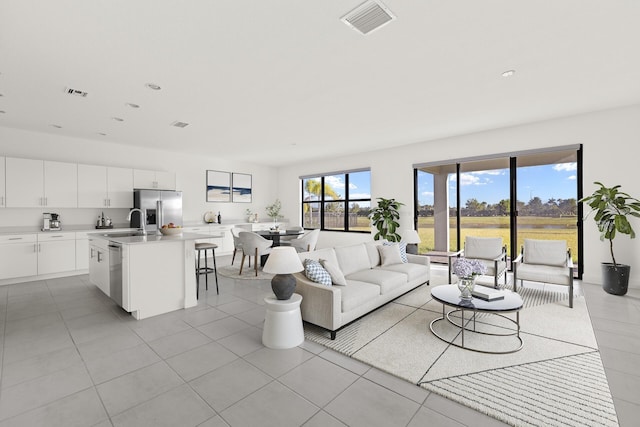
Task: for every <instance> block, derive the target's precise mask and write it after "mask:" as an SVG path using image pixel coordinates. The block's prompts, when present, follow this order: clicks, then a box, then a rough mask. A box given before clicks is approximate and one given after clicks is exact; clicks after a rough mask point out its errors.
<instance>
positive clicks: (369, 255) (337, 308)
mask: <svg viewBox="0 0 640 427" xmlns="http://www.w3.org/2000/svg"><path fill="white" fill-rule="evenodd" d="M381 244H382V243H381V242H380V241H370V242H366V243H359V244H357V245H349V246H341V247H335V248H325V249H318V250H315V251H311V252H301V253H300V254H298V255H299V257H300V260H301V261H304V260H305V259H312V260H316V261H319V260H326V261H329V262H330V263H332V264H334V265H336V264H337V265H338V266H339V268H340V270H341V272H342V274H343V275H344V278H345V279H346V286H338V285H336V284H333V285H331V286H327V285H323V284H320V283H316V282H314V281H312V280H310V279H309V278H307V277H306V275H305V273H304V271H303V272H300V273H295V274H294V277H295V278H296V290H295V292H296V293H298V294H300V295H302V304H301V311H302V319H303V320H304V321H306V322H309V323H313V324H314V325H317V326H320V327H322V328H324V329H327V330H328V331H329V332H330V334H331V339H335V336H336V331H337V330H338V329H340V328H341V327H343V326H345V325H347V324H348V323H350V322H352V321H354V320H356V319H358V318H359V317H361V316H363V315H365V314H367V313H369V312H370V311H372V310H374V309H376V308H378V307H380V306H382V305H384V304H386V303H388V302H389V301H391V300H393V299H395V298H397V297H399V296H401V295H403V294H405V293H406V292H408V291H410V290H412V289H414V288H416V287H418V286H420V285H421V284H423V283H428V282H429V278H430V262H429V257H427V256H421V255H412V254H407V259H408V261H409V262H407V263H402V262H400V263H397V262H393V261H394V260H393V257H391V259H389V258H390V257H388V256H386V254H385V256H384V258H385V259H381V256H380V251H379V250H378V246H380V245H381ZM383 252H384V250H383ZM390 261H391V262H392V263H390Z"/></svg>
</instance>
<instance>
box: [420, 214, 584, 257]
mask: <svg viewBox="0 0 640 427" xmlns="http://www.w3.org/2000/svg"><path fill="white" fill-rule="evenodd" d="M461 224H462V228H461V229H460V234H461V245H460V246H461V247H462V246H463V244H464V238H465V237H466V236H477V237H502V241H503V242H504V243H505V244H506V245H507V253H510V251H511V247H510V244H509V218H508V217H463V218H461ZM545 226H552V227H553V228H543V227H545ZM455 233H456V221H455V219H454V220H453V221H452V222H451V231H450V240H449V242H450V245H449V247H450V248H451V249H454V248H455V247H456V240H455V239H456V234H455ZM418 234H419V235H420V240H421V242H420V246H419V252H420V253H424V252H429V251H431V250H433V249H434V246H435V245H434V234H433V217H426V218H423V217H421V218H419V221H418ZM524 239H549V240H566V241H567V247H569V248H571V254H572V255H573V261H574V262H578V259H577V255H578V233H577V228H576V218H575V217H564V218H544V217H518V248H520V247H521V246H522V243H523V242H524ZM518 250H519V249H518Z"/></svg>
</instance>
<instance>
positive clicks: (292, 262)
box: [262, 246, 304, 274]
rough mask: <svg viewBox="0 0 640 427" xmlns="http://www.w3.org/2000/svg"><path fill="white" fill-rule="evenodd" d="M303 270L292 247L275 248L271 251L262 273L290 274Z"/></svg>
mask: <svg viewBox="0 0 640 427" xmlns="http://www.w3.org/2000/svg"><path fill="white" fill-rule="evenodd" d="M302 270H304V267H303V266H302V262H300V257H299V256H298V252H296V248H294V247H293V246H276V247H275V248H273V249H272V250H271V253H270V254H269V258H268V259H267V263H266V264H265V265H264V268H263V269H262V271H264V272H265V273H272V274H291V273H297V272H298V271H302Z"/></svg>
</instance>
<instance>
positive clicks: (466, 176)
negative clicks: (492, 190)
mask: <svg viewBox="0 0 640 427" xmlns="http://www.w3.org/2000/svg"><path fill="white" fill-rule="evenodd" d="M477 175H478V174H476V173H461V174H460V185H461V186H465V185H486V184H488V183H490V182H491V181H490V180H489V178H485V179H480V177H479V176H477Z"/></svg>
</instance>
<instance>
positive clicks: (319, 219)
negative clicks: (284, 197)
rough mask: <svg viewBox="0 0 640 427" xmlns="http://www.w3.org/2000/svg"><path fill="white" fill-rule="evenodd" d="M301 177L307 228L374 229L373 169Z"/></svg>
mask: <svg viewBox="0 0 640 427" xmlns="http://www.w3.org/2000/svg"><path fill="white" fill-rule="evenodd" d="M301 180H302V226H303V227H304V228H319V229H321V230H332V231H356V232H357V231H359V232H366V233H369V232H370V231H371V228H370V222H369V211H370V210H371V171H369V170H368V169H367V170H358V171H350V172H340V173H332V174H326V175H317V176H311V177H301Z"/></svg>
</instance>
